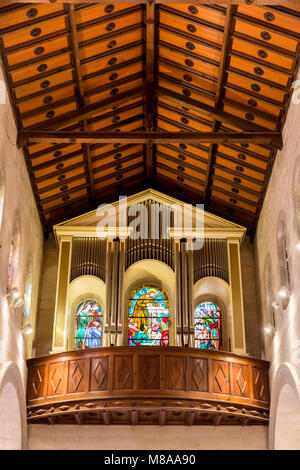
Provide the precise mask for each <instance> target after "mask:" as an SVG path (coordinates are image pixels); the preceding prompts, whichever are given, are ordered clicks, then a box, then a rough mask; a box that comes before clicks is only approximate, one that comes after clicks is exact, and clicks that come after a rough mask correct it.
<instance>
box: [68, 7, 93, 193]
mask: <svg viewBox="0 0 300 470" xmlns="http://www.w3.org/2000/svg"><path fill="white" fill-rule="evenodd" d="M68 17H69V24H70V34H71V38H72V48H73V56H74V61H75V64H74V68H75V76H76V82H77V87H78V92H79V109H81V108H82V107H84V105H85V101H84V88H83V81H82V74H81V68H80V55H79V45H78V36H77V25H76V16H75V7H74V5H73V4H70V5H68ZM80 122H82V126H83V129H84V130H85V131H87V129H88V126H87V119H86V118H81V120H80ZM82 149H83V154H84V158H85V161H86V164H87V165H86V170H87V179H88V182H89V192H90V196H91V198H92V199H93V198H94V192H95V189H94V178H93V169H92V158H91V150H90V147H89V145H88V144H83V145H82Z"/></svg>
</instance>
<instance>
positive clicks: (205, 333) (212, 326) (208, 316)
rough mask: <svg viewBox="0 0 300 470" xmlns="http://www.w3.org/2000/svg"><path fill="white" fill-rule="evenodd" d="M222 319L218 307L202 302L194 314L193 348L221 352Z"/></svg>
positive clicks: (211, 303)
mask: <svg viewBox="0 0 300 470" xmlns="http://www.w3.org/2000/svg"><path fill="white" fill-rule="evenodd" d="M221 322H222V318H221V310H220V307H219V306H218V305H217V304H215V303H213V302H202V303H201V304H199V305H197V307H196V309H195V313H194V327H195V347H196V348H200V349H217V350H222V325H221Z"/></svg>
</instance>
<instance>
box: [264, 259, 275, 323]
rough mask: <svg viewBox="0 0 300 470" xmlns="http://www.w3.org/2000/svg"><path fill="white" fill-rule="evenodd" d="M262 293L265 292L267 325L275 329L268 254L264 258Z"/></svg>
mask: <svg viewBox="0 0 300 470" xmlns="http://www.w3.org/2000/svg"><path fill="white" fill-rule="evenodd" d="M264 291H265V307H266V313H267V319H268V323H269V324H270V325H271V326H272V327H275V315H274V308H273V306H272V303H273V299H274V294H273V275H272V265H271V256H270V253H268V254H267V256H266V261H265V267H264Z"/></svg>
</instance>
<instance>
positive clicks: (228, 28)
mask: <svg viewBox="0 0 300 470" xmlns="http://www.w3.org/2000/svg"><path fill="white" fill-rule="evenodd" d="M236 9H237V7H236V5H235V6H233V5H230V2H227V9H226V17H225V25H224V37H223V45H222V52H221V60H220V65H219V73H218V82H217V91H216V96H215V110H216V115H215V116H214V123H213V131H214V132H216V131H217V129H218V127H219V126H220V124H221V121H220V119H219V118H218V112H219V113H220V108H221V100H222V91H223V87H224V81H225V75H226V66H227V60H228V51H229V47H230V36H231V33H232V29H233V20H234V15H235V13H236ZM221 114H222V112H221ZM227 122H228V121H227ZM231 124H233V123H232V122H231ZM250 124H251V123H250ZM233 125H234V124H233ZM216 151H217V146H216V145H215V144H214V143H211V145H210V149H209V154H208V169H207V173H206V181H205V190H204V200H205V202H206V203H208V198H209V186H210V179H211V176H212V173H213V165H214V160H215V153H216Z"/></svg>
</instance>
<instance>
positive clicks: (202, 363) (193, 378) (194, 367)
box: [188, 357, 208, 392]
mask: <svg viewBox="0 0 300 470" xmlns="http://www.w3.org/2000/svg"><path fill="white" fill-rule="evenodd" d="M188 378H189V390H194V391H197V392H207V391H208V374H207V359H197V358H193V357H190V358H189V373H188Z"/></svg>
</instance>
